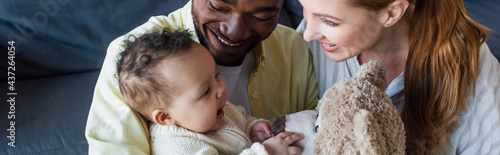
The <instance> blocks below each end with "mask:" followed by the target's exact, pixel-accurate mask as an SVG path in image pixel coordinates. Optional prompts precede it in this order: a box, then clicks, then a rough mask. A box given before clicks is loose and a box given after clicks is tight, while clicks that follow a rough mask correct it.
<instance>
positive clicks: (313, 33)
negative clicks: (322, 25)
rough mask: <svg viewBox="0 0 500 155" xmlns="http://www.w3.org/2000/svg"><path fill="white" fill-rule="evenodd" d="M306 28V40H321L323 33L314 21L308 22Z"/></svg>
mask: <svg viewBox="0 0 500 155" xmlns="http://www.w3.org/2000/svg"><path fill="white" fill-rule="evenodd" d="M306 24H307V26H306V30H305V31H304V35H303V36H304V40H306V41H308V42H309V41H314V40H319V39H321V37H322V34H321V33H319V31H318V27H316V24H314V23H306Z"/></svg>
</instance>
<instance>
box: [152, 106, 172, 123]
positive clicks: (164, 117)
mask: <svg viewBox="0 0 500 155" xmlns="http://www.w3.org/2000/svg"><path fill="white" fill-rule="evenodd" d="M151 118H152V119H153V122H155V123H157V124H160V125H175V120H174V119H173V118H172V117H171V116H170V114H169V113H167V112H166V111H164V110H162V109H155V110H153V112H152V113H151Z"/></svg>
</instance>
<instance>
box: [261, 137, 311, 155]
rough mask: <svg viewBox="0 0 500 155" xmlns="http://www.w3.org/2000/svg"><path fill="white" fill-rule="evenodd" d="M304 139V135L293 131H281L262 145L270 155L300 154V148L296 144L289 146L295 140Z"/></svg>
mask: <svg viewBox="0 0 500 155" xmlns="http://www.w3.org/2000/svg"><path fill="white" fill-rule="evenodd" d="M301 139H304V135H302V134H298V133H294V132H282V133H280V134H278V135H277V136H274V137H273V138H270V139H268V140H266V141H264V143H262V145H264V147H265V148H266V151H267V153H268V154H270V155H276V154H278V155H281V154H283V155H288V154H300V153H301V150H300V148H299V147H297V146H289V145H290V144H292V143H293V142H295V141H298V140H301Z"/></svg>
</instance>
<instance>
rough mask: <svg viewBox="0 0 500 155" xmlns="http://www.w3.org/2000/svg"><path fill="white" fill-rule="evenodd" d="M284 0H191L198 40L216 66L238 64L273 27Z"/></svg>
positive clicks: (276, 22)
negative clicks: (212, 58) (210, 54)
mask: <svg viewBox="0 0 500 155" xmlns="http://www.w3.org/2000/svg"><path fill="white" fill-rule="evenodd" d="M282 5H283V0H193V10H192V13H193V18H194V22H195V26H196V32H197V35H198V37H199V38H200V43H201V44H202V45H203V46H205V47H206V48H208V49H209V51H210V53H212V55H213V56H214V58H215V61H216V63H217V64H219V65H224V66H235V65H240V64H241V63H242V61H243V58H244V56H245V54H247V53H248V52H249V51H250V50H252V49H253V48H254V47H255V46H256V45H257V44H258V43H259V42H260V41H262V40H264V39H265V38H267V37H268V36H269V35H270V34H271V32H272V31H273V30H274V29H275V28H276V25H277V24H278V19H279V11H280V9H281V6H282Z"/></svg>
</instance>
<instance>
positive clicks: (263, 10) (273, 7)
mask: <svg viewBox="0 0 500 155" xmlns="http://www.w3.org/2000/svg"><path fill="white" fill-rule="evenodd" d="M279 10H280V8H278V7H275V6H271V7H259V8H257V10H256V11H257V12H275V11H279Z"/></svg>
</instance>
